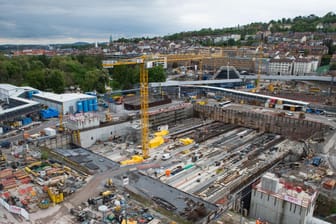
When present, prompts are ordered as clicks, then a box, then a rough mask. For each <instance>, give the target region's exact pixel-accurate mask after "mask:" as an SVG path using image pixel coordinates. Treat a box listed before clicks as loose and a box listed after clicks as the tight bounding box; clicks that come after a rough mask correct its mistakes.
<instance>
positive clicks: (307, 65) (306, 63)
mask: <svg viewBox="0 0 336 224" xmlns="http://www.w3.org/2000/svg"><path fill="white" fill-rule="evenodd" d="M313 69H314V68H313V63H312V61H311V60H309V59H306V58H298V59H296V60H294V61H293V75H304V74H307V73H310V72H312V71H313Z"/></svg>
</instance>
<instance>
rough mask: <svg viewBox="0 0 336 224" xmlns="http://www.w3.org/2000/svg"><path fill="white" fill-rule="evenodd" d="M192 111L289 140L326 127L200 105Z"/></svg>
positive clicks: (303, 121)
mask: <svg viewBox="0 0 336 224" xmlns="http://www.w3.org/2000/svg"><path fill="white" fill-rule="evenodd" d="M194 110H195V111H196V112H198V115H199V116H200V117H204V118H206V119H212V120H217V121H224V122H225V123H230V124H236V125H240V126H244V127H249V128H253V129H257V130H259V131H261V132H271V133H275V134H280V135H282V136H284V137H287V138H290V139H305V138H308V137H310V136H311V135H312V134H314V133H316V132H317V131H321V130H324V129H326V128H327V126H326V125H324V124H322V123H318V122H313V121H308V120H303V119H296V118H290V117H280V116H274V115H268V114H260V113H255V112H250V111H238V110H234V109H221V108H218V107H211V106H201V105H194Z"/></svg>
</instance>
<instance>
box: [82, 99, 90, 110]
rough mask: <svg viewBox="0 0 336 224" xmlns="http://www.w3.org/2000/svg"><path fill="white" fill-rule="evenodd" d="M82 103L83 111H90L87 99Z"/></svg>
mask: <svg viewBox="0 0 336 224" xmlns="http://www.w3.org/2000/svg"><path fill="white" fill-rule="evenodd" d="M82 104H83V112H84V113H86V112H88V111H89V105H88V102H87V100H83V101H82Z"/></svg>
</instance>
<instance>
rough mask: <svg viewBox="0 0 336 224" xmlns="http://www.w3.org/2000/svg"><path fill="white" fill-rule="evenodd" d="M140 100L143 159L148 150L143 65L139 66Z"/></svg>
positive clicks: (145, 76)
mask: <svg viewBox="0 0 336 224" xmlns="http://www.w3.org/2000/svg"><path fill="white" fill-rule="evenodd" d="M140 98H141V100H140V101H141V146H142V156H143V157H144V159H147V158H148V157H149V151H148V150H149V149H148V130H149V127H148V126H149V121H148V70H147V69H146V67H145V63H142V64H140Z"/></svg>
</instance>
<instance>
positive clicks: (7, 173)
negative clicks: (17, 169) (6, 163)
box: [0, 168, 13, 179]
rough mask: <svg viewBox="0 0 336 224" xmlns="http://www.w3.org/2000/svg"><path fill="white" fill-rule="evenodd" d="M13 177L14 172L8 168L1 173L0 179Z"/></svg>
mask: <svg viewBox="0 0 336 224" xmlns="http://www.w3.org/2000/svg"><path fill="white" fill-rule="evenodd" d="M12 176H13V170H12V169H10V168H8V169H4V170H2V171H0V179H4V178H9V177H12Z"/></svg>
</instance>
